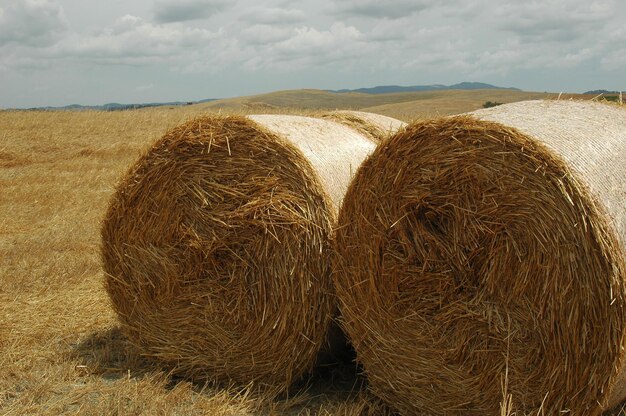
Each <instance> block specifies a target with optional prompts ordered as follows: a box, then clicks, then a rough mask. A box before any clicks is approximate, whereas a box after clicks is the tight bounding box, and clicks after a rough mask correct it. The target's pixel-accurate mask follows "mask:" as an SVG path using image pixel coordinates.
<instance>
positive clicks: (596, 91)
mask: <svg viewBox="0 0 626 416" xmlns="http://www.w3.org/2000/svg"><path fill="white" fill-rule="evenodd" d="M619 93H620V92H619V91H607V90H593V91H587V92H583V94H593V95H600V94H619Z"/></svg>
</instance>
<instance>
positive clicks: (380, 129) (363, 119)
mask: <svg viewBox="0 0 626 416" xmlns="http://www.w3.org/2000/svg"><path fill="white" fill-rule="evenodd" d="M321 117H322V118H324V119H327V120H332V121H335V122H337V123H341V124H345V125H347V126H349V127H352V128H354V129H356V130H358V131H360V132H361V133H363V134H366V135H368V136H369V137H370V138H372V139H373V140H374V141H375V142H376V143H378V142H379V141H381V140H382V139H384V138H385V137H387V136H390V135H391V134H394V133H395V132H397V131H398V130H400V129H401V128H403V127H406V123H405V122H403V121H400V120H396V119H395V118H391V117H387V116H383V115H381V114H375V113H367V112H365V111H350V110H337V111H333V112H330V113H326V114H322V116H321Z"/></svg>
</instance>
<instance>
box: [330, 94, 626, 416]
mask: <svg viewBox="0 0 626 416" xmlns="http://www.w3.org/2000/svg"><path fill="white" fill-rule="evenodd" d="M496 122H498V123H496ZM625 158H626V111H625V110H624V109H623V108H618V107H613V106H607V105H603V104H598V103H593V102H548V101H530V102H520V103H515V104H509V105H503V106H499V107H495V108H492V109H489V110H484V111H477V112H475V113H473V115H471V116H467V115H465V116H457V117H451V118H443V119H438V120H430V121H424V122H419V123H415V124H412V125H410V126H409V127H407V129H405V130H403V131H401V132H399V133H398V134H396V135H395V136H393V137H391V138H389V139H388V140H386V141H384V142H383V143H381V144H380V145H379V147H378V148H377V150H376V151H375V152H374V153H373V154H372V155H371V157H369V158H368V159H367V160H366V161H365V162H364V163H363V165H362V166H361V168H360V170H359V171H358V172H357V174H356V177H355V179H354V180H353V182H352V184H351V185H350V188H349V190H348V192H347V194H346V197H345V201H344V205H343V207H342V210H341V212H340V216H339V223H338V231H337V235H336V240H335V242H336V243H335V246H336V249H337V251H338V256H337V270H336V272H335V276H334V280H335V285H336V290H337V295H338V297H339V299H340V309H341V312H342V316H343V318H342V319H343V321H344V322H343V326H344V330H345V331H346V333H347V335H348V337H349V339H350V340H351V341H352V342H353V345H354V347H355V349H356V351H357V358H358V359H359V361H360V362H361V363H362V364H363V366H364V369H365V372H366V374H367V375H368V377H369V380H370V383H371V388H372V389H373V390H374V392H375V393H377V394H378V395H380V396H381V397H382V398H384V399H385V400H386V401H387V402H388V403H389V404H391V405H392V406H393V407H395V408H396V409H397V410H399V411H401V412H403V413H404V414H428V415H450V414H463V415H468V414H472V415H484V414H497V413H498V411H499V407H500V404H501V403H502V402H504V398H505V397H506V398H510V399H511V400H512V403H513V407H514V410H515V411H517V412H518V413H517V414H524V415H525V414H532V415H537V414H545V415H556V414H561V413H559V412H566V413H567V412H568V411H569V413H568V414H572V415H594V414H598V413H599V412H600V410H601V408H603V407H607V406H610V405H612V404H616V403H617V402H618V401H619V400H620V399H622V398H624V396H625V394H624V385H625V384H624V382H625V381H626V377H625V373H624V367H623V363H624V354H625V353H624V349H623V347H624V340H625V337H624V335H625V333H626V323H625V319H624V318H625V315H624V312H625V309H624V308H625V294H626V293H625V292H626V289H625V283H626V215H625V214H626V181H625V180H624V172H625V169H624V168H625V165H624V160H625ZM540 409H542V410H540Z"/></svg>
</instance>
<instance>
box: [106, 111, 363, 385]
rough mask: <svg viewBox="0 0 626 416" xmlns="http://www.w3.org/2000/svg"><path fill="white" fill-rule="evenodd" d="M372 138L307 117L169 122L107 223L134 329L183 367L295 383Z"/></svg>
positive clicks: (120, 293) (216, 377)
mask: <svg viewBox="0 0 626 416" xmlns="http://www.w3.org/2000/svg"><path fill="white" fill-rule="evenodd" d="M373 148H374V144H373V142H372V141H371V140H370V139H369V138H367V137H365V136H363V135H361V134H359V133H358V132H357V131H355V130H354V129H351V128H348V127H346V126H344V125H341V124H337V123H334V122H331V121H328V120H321V119H313V118H306V117H299V116H281V115H267V116H249V117H245V118H244V117H234V116H230V117H221V116H206V117H200V118H196V119H193V120H191V121H189V122H187V123H185V124H183V125H181V126H179V127H176V128H175V129H173V130H171V131H169V132H168V133H167V134H165V136H164V137H163V138H162V139H161V140H160V141H158V142H157V143H156V144H155V145H154V146H153V147H152V148H151V149H150V150H149V151H148V152H147V153H146V154H145V155H144V156H142V157H141V158H140V160H139V161H138V162H137V163H136V164H135V165H134V167H132V168H131V170H130V171H129V172H128V174H127V175H126V177H124V178H123V180H122V181H121V183H120V184H119V186H118V188H117V191H116V193H115V195H114V196H113V198H112V200H111V205H110V208H109V210H108V213H107V215H106V218H105V220H104V223H103V226H102V259H103V264H104V269H105V271H106V275H107V278H106V289H107V291H108V293H109V295H110V298H111V301H112V304H113V307H114V309H115V311H116V312H117V314H118V316H119V319H120V321H121V323H122V328H123V330H124V332H125V334H126V335H127V336H128V337H129V339H130V340H131V341H132V342H133V343H134V344H136V345H137V346H138V347H139V349H140V350H141V352H142V353H143V354H144V355H146V356H148V357H151V358H154V359H155V360H157V361H159V362H160V363H162V364H164V365H166V366H168V367H170V368H172V369H173V371H174V373H176V374H181V375H183V376H188V377H191V378H193V379H199V380H211V381H217V382H224V383H230V382H235V383H238V384H244V385H247V384H249V383H254V385H255V386H256V387H259V388H263V389H264V390H266V392H275V393H278V392H280V391H284V390H285V389H286V388H287V387H288V386H289V385H290V384H291V383H292V382H293V381H295V380H297V379H298V378H299V377H301V376H302V375H303V374H304V373H305V372H306V371H307V370H309V369H310V368H311V367H312V366H313V365H314V363H315V361H316V357H317V356H318V353H319V352H320V350H321V349H322V348H323V346H324V344H325V342H326V341H325V339H326V334H327V330H328V328H329V325H330V324H331V320H332V315H333V312H334V311H335V308H336V306H335V304H334V299H333V298H332V295H331V292H332V288H331V286H332V284H331V277H330V264H329V263H330V262H329V260H328V258H329V246H330V243H329V241H330V238H331V234H332V232H333V225H334V223H335V220H336V215H337V210H338V207H339V206H340V205H341V202H342V199H343V196H344V193H345V190H346V188H347V186H348V182H349V180H350V179H351V177H352V175H353V173H354V171H355V170H356V168H357V167H358V166H359V164H360V163H361V161H362V160H363V159H364V158H365V157H366V156H367V155H368V154H369V153H371V151H372V150H373Z"/></svg>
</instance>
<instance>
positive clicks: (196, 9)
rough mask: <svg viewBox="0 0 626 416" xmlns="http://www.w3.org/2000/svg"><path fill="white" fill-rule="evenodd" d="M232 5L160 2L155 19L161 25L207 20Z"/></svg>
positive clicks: (224, 1)
mask: <svg viewBox="0 0 626 416" xmlns="http://www.w3.org/2000/svg"><path fill="white" fill-rule="evenodd" d="M232 5H233V1H229V0H159V1H157V2H156V3H155V5H154V17H155V19H156V21H157V22H159V23H173V22H185V21H189V20H197V19H206V18H208V17H210V16H212V15H214V14H216V13H218V12H221V11H222V10H224V9H226V8H227V7H229V6H232Z"/></svg>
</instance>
